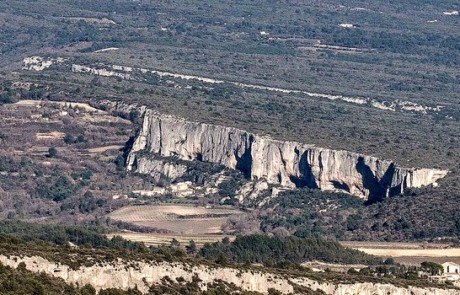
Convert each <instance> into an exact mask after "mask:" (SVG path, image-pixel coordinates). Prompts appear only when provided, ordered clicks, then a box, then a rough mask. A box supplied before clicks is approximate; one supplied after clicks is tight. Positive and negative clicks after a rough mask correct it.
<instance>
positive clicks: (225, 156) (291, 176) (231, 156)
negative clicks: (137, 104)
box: [127, 110, 448, 199]
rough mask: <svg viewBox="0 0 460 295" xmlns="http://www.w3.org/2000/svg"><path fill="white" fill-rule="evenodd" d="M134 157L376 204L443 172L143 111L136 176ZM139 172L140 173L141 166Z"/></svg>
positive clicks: (134, 150)
mask: <svg viewBox="0 0 460 295" xmlns="http://www.w3.org/2000/svg"><path fill="white" fill-rule="evenodd" d="M139 152H148V153H152V154H156V155H160V156H163V157H169V156H177V157H179V158H180V159H183V160H200V161H206V162H212V163H216V164H221V165H224V166H226V167H228V168H231V169H238V170H240V171H242V172H243V173H244V174H245V175H246V176H247V177H248V178H250V179H266V181H267V182H268V183H271V184H279V185H281V186H284V187H310V188H318V189H321V190H332V191H341V192H346V193H350V194H352V195H355V196H358V197H361V198H366V199H367V198H370V199H380V198H383V197H388V196H393V195H397V194H400V193H402V192H403V191H404V189H405V188H411V187H421V186H425V185H436V181H437V180H438V179H440V178H442V177H444V176H445V175H446V174H447V172H448V171H445V170H439V169H425V168H403V167H399V166H397V165H396V164H395V163H394V162H392V161H386V160H380V159H378V158H375V157H371V156H365V155H361V154H358V153H353V152H349V151H341V150H330V149H326V148H319V147H315V146H313V145H309V144H303V143H298V142H290V141H278V140H274V139H272V138H270V137H267V136H259V135H256V134H253V133H249V132H246V131H244V130H240V129H236V128H231V127H224V126H217V125H211V124H203V123H198V122H190V121H186V120H184V119H180V118H175V117H172V116H167V115H162V114H158V113H156V112H154V111H152V110H146V111H145V113H144V119H143V124H142V127H141V128H140V131H139V134H138V135H137V138H136V139H135V142H134V144H133V146H132V148H131V151H130V152H129V155H128V159H127V169H128V170H131V171H136V170H137V167H138V164H139V163H140V160H139ZM142 171H143V172H144V173H145V172H146V171H145V166H144V167H143V169H142Z"/></svg>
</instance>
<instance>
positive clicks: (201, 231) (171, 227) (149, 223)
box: [109, 205, 243, 236]
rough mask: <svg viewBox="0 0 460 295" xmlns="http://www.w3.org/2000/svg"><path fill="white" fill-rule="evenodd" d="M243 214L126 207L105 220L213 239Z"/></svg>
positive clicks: (220, 210) (189, 208)
mask: <svg viewBox="0 0 460 295" xmlns="http://www.w3.org/2000/svg"><path fill="white" fill-rule="evenodd" d="M240 214H243V213H242V212H241V211H239V210H235V209H230V208H228V209H227V208H205V207H195V206H188V205H144V206H127V207H123V208H120V209H118V210H116V211H114V212H112V213H111V214H110V215H109V216H110V217H111V218H112V219H114V220H118V221H123V222H127V223H132V224H135V225H139V226H146V227H151V228H155V229H161V230H165V231H168V232H170V233H174V234H181V235H193V236H195V235H198V236H199V235H216V234H220V233H221V232H222V231H221V226H222V225H223V224H224V223H225V222H226V221H227V219H228V218H230V217H231V216H236V215H240Z"/></svg>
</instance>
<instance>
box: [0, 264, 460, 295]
mask: <svg viewBox="0 0 460 295" xmlns="http://www.w3.org/2000/svg"><path fill="white" fill-rule="evenodd" d="M21 262H23V263H24V264H25V266H26V268H27V269H28V270H30V271H34V272H44V273H46V274H48V275H51V276H55V277H59V278H62V279H63V280H64V281H66V282H67V283H73V284H78V285H79V286H84V285H86V284H91V285H93V286H94V287H95V288H96V289H97V290H100V289H107V288H120V289H124V290H126V289H128V288H134V287H136V286H137V288H138V289H139V290H140V291H141V292H142V293H147V292H148V289H149V286H151V285H153V284H161V283H162V279H163V278H165V277H169V278H170V279H171V280H173V281H179V280H178V279H180V278H181V279H183V280H185V281H187V282H191V281H192V280H193V277H194V276H197V277H198V278H199V279H200V280H201V282H200V287H201V289H202V290H206V288H207V286H208V284H212V283H215V282H218V281H221V282H225V283H227V284H234V285H235V286H236V287H238V288H241V289H242V290H245V291H254V292H260V293H263V294H268V290H269V289H275V290H278V291H279V292H281V293H282V294H293V293H294V294H297V293H298V292H296V290H295V287H296V286H301V287H306V288H309V289H311V290H315V291H316V290H318V291H323V292H324V293H325V294H330V295H343V294H360V295H374V294H388V295H428V294H435V295H459V294H460V291H459V290H458V289H440V288H420V287H414V286H405V287H398V286H395V285H391V284H383V283H369V282H362V283H340V282H327V281H323V280H322V281H317V280H314V279H311V278H308V277H306V276H296V277H291V276H287V275H281V274H274V273H269V272H263V271H261V270H244V269H236V268H230V267H217V268H216V267H210V266H206V265H190V264H187V263H179V262H143V261H123V260H121V259H118V261H114V262H111V263H103V264H101V265H93V266H81V267H80V268H78V269H72V268H70V267H69V266H68V265H62V264H59V263H56V262H53V261H49V260H47V259H44V258H43V257H40V256H32V257H28V256H24V257H19V256H12V255H9V256H6V255H0V263H2V264H4V265H7V266H10V267H14V268H17V267H18V266H19V264H20V263H21Z"/></svg>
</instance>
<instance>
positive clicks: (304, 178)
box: [289, 149, 319, 189]
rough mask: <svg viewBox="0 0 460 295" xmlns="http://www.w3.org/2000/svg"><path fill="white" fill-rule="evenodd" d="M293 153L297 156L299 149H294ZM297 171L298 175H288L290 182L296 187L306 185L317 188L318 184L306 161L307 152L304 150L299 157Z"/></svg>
mask: <svg viewBox="0 0 460 295" xmlns="http://www.w3.org/2000/svg"><path fill="white" fill-rule="evenodd" d="M295 153H296V154H297V156H299V150H297V149H295ZM299 171H300V177H297V176H292V175H291V176H290V177H289V179H290V180H291V181H292V183H294V184H295V186H296V187H297V188H301V187H308V188H314V189H318V188H319V187H318V185H317V184H316V181H315V176H314V175H313V171H312V169H311V166H310V164H309V163H308V161H307V153H306V152H304V153H303V154H302V156H300V159H299Z"/></svg>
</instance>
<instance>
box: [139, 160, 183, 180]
mask: <svg viewBox="0 0 460 295" xmlns="http://www.w3.org/2000/svg"><path fill="white" fill-rule="evenodd" d="M185 171H187V167H186V166H184V165H181V164H176V163H169V162H167V161H162V160H160V159H151V158H148V157H139V158H138V161H137V167H136V172H137V173H140V174H149V175H150V176H152V178H153V179H155V180H156V181H158V180H159V179H160V178H161V177H166V178H169V179H172V180H174V179H176V178H178V177H181V176H182V175H183V174H184V173H185Z"/></svg>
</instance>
